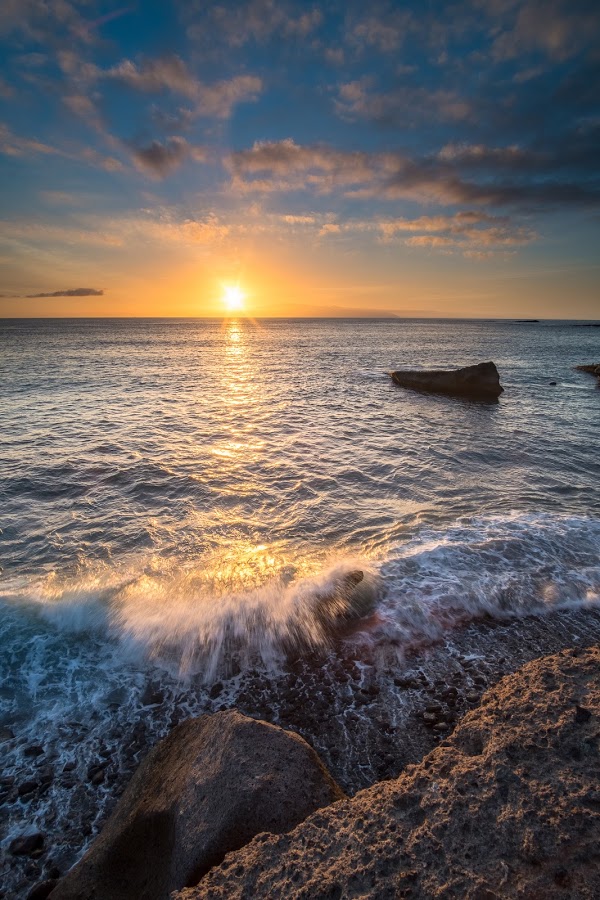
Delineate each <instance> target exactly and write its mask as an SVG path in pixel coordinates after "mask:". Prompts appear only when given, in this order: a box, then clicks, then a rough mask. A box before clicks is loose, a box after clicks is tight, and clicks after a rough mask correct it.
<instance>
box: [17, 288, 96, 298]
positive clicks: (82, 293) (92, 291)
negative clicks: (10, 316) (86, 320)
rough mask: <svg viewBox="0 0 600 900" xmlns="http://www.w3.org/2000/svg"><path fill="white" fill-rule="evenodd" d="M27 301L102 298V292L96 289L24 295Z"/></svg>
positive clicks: (72, 289)
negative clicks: (48, 298) (47, 298)
mask: <svg viewBox="0 0 600 900" xmlns="http://www.w3.org/2000/svg"><path fill="white" fill-rule="evenodd" d="M25 296H26V299H27V300H36V299H38V298H39V297H102V296H104V291H98V290H96V288H71V289H70V290H66V291H50V292H49V293H42V294H26V295H25Z"/></svg>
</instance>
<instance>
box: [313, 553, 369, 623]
mask: <svg viewBox="0 0 600 900" xmlns="http://www.w3.org/2000/svg"><path fill="white" fill-rule="evenodd" d="M376 600H377V596H376V589H375V585H374V584H373V581H372V579H369V578H365V574H364V572H361V570H360V569H356V570H355V571H353V572H346V573H345V574H344V575H342V576H341V577H340V578H339V579H338V580H337V583H336V584H334V586H333V587H331V588H329V589H328V590H327V592H326V593H325V594H321V595H318V596H317V598H316V600H315V615H316V617H317V619H318V620H319V622H320V624H321V626H322V628H323V631H324V632H325V634H326V635H327V636H328V637H330V638H336V637H343V636H344V634H346V633H347V632H348V631H352V630H353V628H354V627H355V626H356V624H357V622H358V621H359V620H360V619H364V618H366V617H367V616H370V615H372V613H373V611H374V609H375V604H376Z"/></svg>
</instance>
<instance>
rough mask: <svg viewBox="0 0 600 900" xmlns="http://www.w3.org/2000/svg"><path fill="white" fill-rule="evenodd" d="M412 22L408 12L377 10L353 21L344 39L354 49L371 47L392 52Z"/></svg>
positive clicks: (399, 43)
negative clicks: (375, 12)
mask: <svg viewBox="0 0 600 900" xmlns="http://www.w3.org/2000/svg"><path fill="white" fill-rule="evenodd" d="M412 24H413V16H412V13H410V12H408V11H407V12H400V11H398V10H394V11H392V10H390V9H386V10H379V11H378V12H377V14H375V15H372V14H371V15H367V16H366V18H363V19H360V20H359V21H353V22H352V24H350V26H349V27H348V30H347V35H346V40H347V41H348V43H350V44H351V45H353V47H354V48H355V49H358V50H366V49H372V50H376V51H377V52H379V53H393V52H394V51H395V50H397V49H398V48H399V46H400V45H401V44H402V42H403V41H404V39H405V37H406V35H407V33H408V32H409V31H410V29H411V27H412Z"/></svg>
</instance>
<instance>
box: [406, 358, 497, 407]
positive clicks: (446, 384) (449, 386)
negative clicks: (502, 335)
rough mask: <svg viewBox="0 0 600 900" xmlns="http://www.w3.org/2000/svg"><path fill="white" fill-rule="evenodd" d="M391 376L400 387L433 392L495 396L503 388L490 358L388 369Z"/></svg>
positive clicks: (492, 397) (467, 395) (480, 397)
mask: <svg viewBox="0 0 600 900" xmlns="http://www.w3.org/2000/svg"><path fill="white" fill-rule="evenodd" d="M391 376H392V380H393V381H394V382H395V383H396V384H398V385H400V387H405V388H411V389H412V390H416V391H427V392H430V393H435V394H457V395H459V396H466V397H474V398H479V399H484V400H485V399H488V400H494V399H496V398H498V397H499V396H500V394H501V393H502V392H503V390H504V388H503V387H502V386H501V385H500V376H499V375H498V369H497V368H496V366H495V364H494V363H493V362H484V363H478V364H477V365H476V366H464V367H463V368H461V369H454V370H452V371H446V370H445V369H423V370H408V369H406V370H399V371H397V372H392V373H391Z"/></svg>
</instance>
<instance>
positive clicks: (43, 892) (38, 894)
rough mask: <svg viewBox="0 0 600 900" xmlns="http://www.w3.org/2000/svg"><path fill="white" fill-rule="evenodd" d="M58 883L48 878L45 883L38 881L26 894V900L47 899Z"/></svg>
mask: <svg viewBox="0 0 600 900" xmlns="http://www.w3.org/2000/svg"><path fill="white" fill-rule="evenodd" d="M57 884H58V881H56V879H54V878H49V879H47V880H46V881H39V882H38V883H37V884H36V885H34V886H33V888H32V889H31V890H30V891H29V893H28V894H27V900H46V897H49V896H50V894H51V893H52V891H53V890H54V888H55V887H56V885H57Z"/></svg>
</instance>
